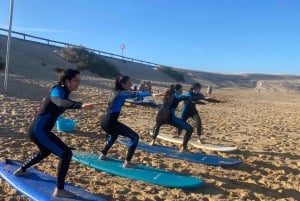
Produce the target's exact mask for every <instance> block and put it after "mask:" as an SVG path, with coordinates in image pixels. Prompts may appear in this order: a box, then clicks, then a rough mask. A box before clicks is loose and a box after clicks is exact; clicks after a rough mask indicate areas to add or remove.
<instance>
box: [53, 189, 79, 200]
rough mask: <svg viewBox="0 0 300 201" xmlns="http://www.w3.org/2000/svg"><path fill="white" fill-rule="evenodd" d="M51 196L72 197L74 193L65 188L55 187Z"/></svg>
mask: <svg viewBox="0 0 300 201" xmlns="http://www.w3.org/2000/svg"><path fill="white" fill-rule="evenodd" d="M52 195H53V197H61V198H72V197H75V194H73V193H71V192H69V191H66V190H65V189H58V188H55V189H54V191H53V194H52Z"/></svg>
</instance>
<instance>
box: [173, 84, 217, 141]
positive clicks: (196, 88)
mask: <svg viewBox="0 0 300 201" xmlns="http://www.w3.org/2000/svg"><path fill="white" fill-rule="evenodd" d="M201 88H202V86H201V84H200V83H194V84H193V85H192V86H191V88H190V90H189V91H188V92H187V93H186V94H185V96H197V97H199V100H197V101H184V102H183V105H182V108H181V111H180V118H181V119H182V120H183V121H185V122H186V121H187V120H188V119H189V118H192V119H193V120H194V121H195V122H196V127H197V134H198V142H199V143H201V137H202V122H201V118H200V115H199V113H198V111H197V109H196V104H205V102H206V101H207V102H217V100H216V99H213V98H211V97H205V96H204V95H203V94H202V93H201V92H200V91H201ZM202 100H204V101H205V102H202ZM177 131H178V133H177V135H175V136H174V137H179V136H180V134H181V132H182V129H181V128H178V129H177Z"/></svg>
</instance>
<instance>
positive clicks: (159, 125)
mask: <svg viewBox="0 0 300 201" xmlns="http://www.w3.org/2000/svg"><path fill="white" fill-rule="evenodd" d="M161 125H162V124H161V123H160V122H157V123H156V124H155V126H154V128H153V131H152V135H151V138H152V139H153V140H155V139H156V138H157V135H158V133H159V129H160V127H161Z"/></svg>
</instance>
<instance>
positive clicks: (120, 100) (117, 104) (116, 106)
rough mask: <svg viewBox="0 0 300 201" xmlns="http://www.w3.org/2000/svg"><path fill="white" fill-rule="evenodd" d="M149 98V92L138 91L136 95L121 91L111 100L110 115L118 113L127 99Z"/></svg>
mask: <svg viewBox="0 0 300 201" xmlns="http://www.w3.org/2000/svg"><path fill="white" fill-rule="evenodd" d="M145 96H151V92H149V91H138V92H136V93H132V92H129V91H121V92H120V93H119V94H118V96H117V97H116V98H115V100H113V101H114V102H113V106H112V108H110V113H119V112H120V111H121V109H122V106H123V105H124V102H125V99H127V98H135V97H145Z"/></svg>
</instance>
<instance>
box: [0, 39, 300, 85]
mask: <svg viewBox="0 0 300 201" xmlns="http://www.w3.org/2000/svg"><path fill="white" fill-rule="evenodd" d="M6 40H7V37H6V36H5V35H0V57H2V60H5V54H6ZM60 50H61V47H58V46H53V45H47V44H43V43H38V42H33V41H26V40H22V39H18V38H12V40H11V54H10V69H9V73H10V75H14V76H21V77H22V76H26V77H28V78H34V77H38V78H39V79H52V78H53V79H56V74H54V72H53V70H52V69H53V68H55V67H65V68H76V66H74V65H73V64H71V63H69V62H67V61H65V60H64V59H62V58H61V57H60V56H59V55H58V53H57V52H59V51H60ZM102 57H103V58H104V59H106V60H107V61H109V62H111V63H113V64H114V65H115V66H117V68H118V69H119V71H120V73H121V74H126V75H129V76H131V77H132V78H135V79H134V81H135V82H139V81H140V80H152V81H153V82H154V83H160V82H164V83H176V81H175V80H173V79H172V78H170V77H168V76H167V75H166V74H164V73H162V72H160V71H157V70H155V67H154V66H150V65H146V64H142V63H135V62H131V61H126V62H124V61H122V60H120V59H116V58H111V57H106V56H102ZM174 69H175V68H174ZM176 70H177V71H178V72H181V73H182V74H184V77H185V80H186V83H182V84H191V83H193V82H200V83H202V85H203V86H204V87H206V86H208V85H211V86H213V87H214V88H228V87H230V88H232V87H239V88H241V87H246V88H253V89H254V88H256V87H259V88H260V89H263V90H272V91H278V90H279V91H285V90H296V91H299V90H300V76H293V75H269V74H221V73H211V72H203V71H196V70H186V69H176ZM2 79H3V74H2V75H1V79H0V81H2ZM1 91H2V90H1Z"/></svg>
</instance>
